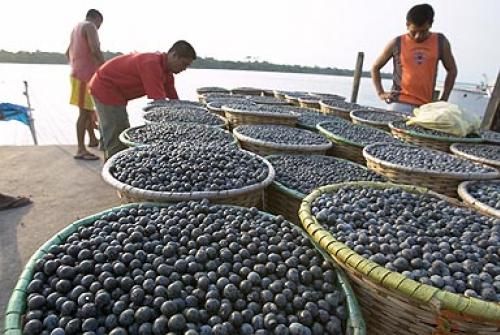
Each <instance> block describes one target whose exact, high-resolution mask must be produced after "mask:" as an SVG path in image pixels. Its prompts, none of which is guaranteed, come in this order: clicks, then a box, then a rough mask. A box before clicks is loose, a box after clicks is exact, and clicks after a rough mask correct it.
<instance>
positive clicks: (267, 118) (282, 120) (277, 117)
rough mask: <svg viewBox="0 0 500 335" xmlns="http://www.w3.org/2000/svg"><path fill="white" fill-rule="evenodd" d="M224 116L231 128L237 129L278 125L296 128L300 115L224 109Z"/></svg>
mask: <svg viewBox="0 0 500 335" xmlns="http://www.w3.org/2000/svg"><path fill="white" fill-rule="evenodd" d="M224 115H225V117H226V119H227V120H228V122H229V124H230V125H231V128H236V127H238V126H241V125H245V124H276V125H282V126H290V127H295V124H296V123H297V119H298V117H299V116H298V115H291V114H278V113H263V112H251V111H236V110H228V109H224Z"/></svg>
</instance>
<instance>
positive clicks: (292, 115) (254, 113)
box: [221, 104, 299, 120]
mask: <svg viewBox="0 0 500 335" xmlns="http://www.w3.org/2000/svg"><path fill="white" fill-rule="evenodd" d="M267 105H271V104H267ZM256 106H257V107H258V104H256ZM280 106H281V105H280ZM221 108H222V111H223V112H224V113H229V114H243V115H252V116H257V117H259V116H264V117H267V116H269V117H275V118H281V119H292V120H293V119H295V120H296V119H298V118H299V116H298V115H297V114H296V113H294V112H293V111H289V113H273V112H257V111H244V110H241V109H235V108H231V107H228V106H226V105H222V107H221Z"/></svg>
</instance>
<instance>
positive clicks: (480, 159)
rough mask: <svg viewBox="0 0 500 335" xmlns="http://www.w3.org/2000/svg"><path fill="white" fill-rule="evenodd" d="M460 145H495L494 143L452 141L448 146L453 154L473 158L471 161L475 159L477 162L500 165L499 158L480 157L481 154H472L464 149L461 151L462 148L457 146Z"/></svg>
mask: <svg viewBox="0 0 500 335" xmlns="http://www.w3.org/2000/svg"><path fill="white" fill-rule="evenodd" d="M461 145H466V146H471V145H488V146H495V144H476V143H453V144H452V145H451V146H450V151H451V152H452V153H454V154H455V155H458V156H461V157H464V158H467V159H470V160H473V161H476V162H479V163H483V164H488V165H493V166H495V167H500V160H499V159H488V158H486V157H481V156H477V155H474V154H471V153H467V152H465V151H463V150H461V149H460V148H459V147H460V146H461ZM497 147H498V146H497Z"/></svg>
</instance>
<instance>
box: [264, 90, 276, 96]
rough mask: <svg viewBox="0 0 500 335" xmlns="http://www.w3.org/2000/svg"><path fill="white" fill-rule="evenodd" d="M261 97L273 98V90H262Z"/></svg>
mask: <svg viewBox="0 0 500 335" xmlns="http://www.w3.org/2000/svg"><path fill="white" fill-rule="evenodd" d="M262 96H264V97H274V91H273V90H262Z"/></svg>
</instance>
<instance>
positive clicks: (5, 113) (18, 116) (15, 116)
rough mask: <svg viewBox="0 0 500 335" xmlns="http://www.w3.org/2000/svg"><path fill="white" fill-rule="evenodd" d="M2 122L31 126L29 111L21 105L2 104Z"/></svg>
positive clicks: (0, 115)
mask: <svg viewBox="0 0 500 335" xmlns="http://www.w3.org/2000/svg"><path fill="white" fill-rule="evenodd" d="M0 120H2V121H10V120H16V121H19V122H22V123H24V124H25V125H27V126H29V125H30V118H29V109H28V107H24V106H21V105H15V104H10V103H7V102H4V103H0Z"/></svg>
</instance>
